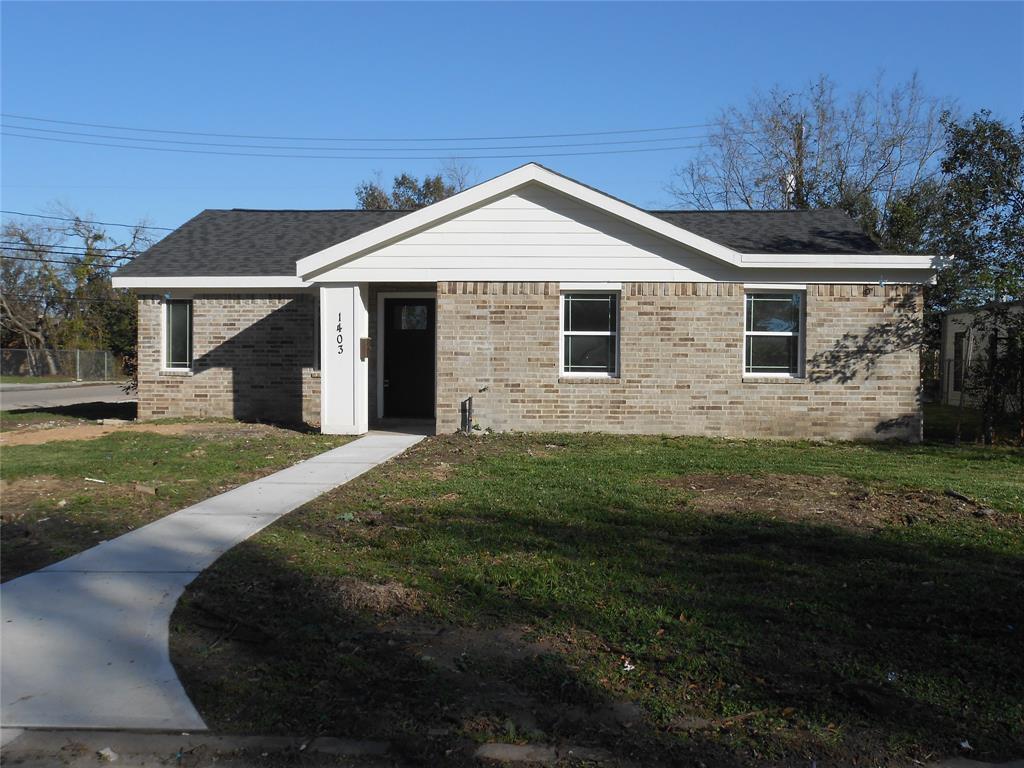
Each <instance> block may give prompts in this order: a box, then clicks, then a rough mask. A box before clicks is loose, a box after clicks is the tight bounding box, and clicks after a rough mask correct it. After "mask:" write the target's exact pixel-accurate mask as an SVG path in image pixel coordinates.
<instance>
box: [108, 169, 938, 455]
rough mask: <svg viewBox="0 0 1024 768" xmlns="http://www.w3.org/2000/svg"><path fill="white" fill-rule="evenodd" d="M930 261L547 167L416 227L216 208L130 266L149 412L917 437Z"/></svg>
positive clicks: (781, 215)
mask: <svg viewBox="0 0 1024 768" xmlns="http://www.w3.org/2000/svg"><path fill="white" fill-rule="evenodd" d="M932 275H933V270H932V261H931V259H930V257H926V256H918V255H897V254H889V253H883V252H881V251H880V249H879V248H878V246H877V245H876V244H875V243H874V242H873V241H872V240H871V239H870V238H868V237H867V236H865V235H864V234H863V233H862V232H861V230H860V229H859V228H858V227H857V225H856V224H855V223H854V222H853V221H852V220H850V219H849V218H847V217H846V216H845V215H844V214H842V213H840V212H837V211H769V212H754V211H715V212H711V211H645V210H641V209H639V208H636V207H634V206H632V205H629V204H628V203H625V202H623V201H621V200H618V199H616V198H614V197H612V196H610V195H608V194H605V193H603V192H601V191H599V190H597V189H594V188H592V187H589V186H586V185H584V184H581V183H579V182H577V181H574V180H572V179H569V178H567V177H565V176H562V175H560V174H558V173H555V172H553V171H551V170H548V169H546V168H544V167H542V166H540V165H537V164H534V163H530V164H527V165H524V166H522V167H520V168H516V169H515V170H512V171H510V172H508V173H505V174H503V175H501V176H498V177H497V178H494V179H491V180H490V181H486V182H484V183H482V184H479V185H477V186H475V187H472V188H470V189H467V190H465V191H463V192H461V193H459V194H457V195H454V196H453V197H450V198H448V199H446V200H443V201H441V202H438V203H435V204H434V205H431V206H429V207H427V208H423V209H420V210H417V211H363V210H358V211H288V210H282V211H261V210H207V211H203V212H202V213H200V214H199V215H198V216H196V217H195V218H193V219H191V220H190V221H188V222H186V223H185V224H184V225H182V226H181V227H180V228H179V229H177V230H175V231H174V232H173V233H171V234H170V235H168V236H167V237H166V238H165V239H164V240H162V241H161V242H159V243H157V244H156V245H155V246H153V247H152V248H151V249H150V250H148V251H147V252H146V253H144V254H143V255H141V256H139V257H138V258H136V259H135V261H134V262H133V263H131V264H129V265H127V266H125V267H123V268H122V269H121V270H120V271H119V272H118V273H117V275H116V276H115V278H114V285H115V286H116V287H121V288H130V289H132V290H133V291H135V292H136V293H137V295H138V301H139V361H138V364H139V368H138V382H139V415H140V418H153V417H167V416H180V417H203V416H207V417H208V416H233V417H236V418H242V419H261V420H268V421H299V420H305V421H307V422H313V423H319V424H320V425H321V428H322V430H323V431H324V432H328V433H345V434H349V433H351V434H359V433H363V432H366V431H367V429H368V428H369V427H370V426H371V425H375V424H380V423H388V421H389V420H392V419H428V420H434V421H435V424H436V430H437V431H438V432H451V431H454V430H456V429H458V428H460V426H462V425H464V420H466V419H468V418H470V417H471V419H472V425H473V426H474V427H475V428H479V429H494V430H524V431H527V430H532V431H537V430H551V431H607V432H618V433H666V434H701V435H721V436H734V437H784V438H814V439H862V438H868V439H885V438H902V439H907V440H917V439H919V437H920V433H921V416H920V403H919V388H920V375H919V369H918V351H917V348H916V344H915V343H913V342H912V341H911V337H913V335H914V334H912V333H908V332H907V330H908V329H913V328H915V327H919V326H920V322H921V313H922V300H921V292H922V286H923V285H925V284H927V283H928V282H929V281H930V280H931V279H932Z"/></svg>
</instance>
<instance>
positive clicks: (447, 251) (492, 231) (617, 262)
mask: <svg viewBox="0 0 1024 768" xmlns="http://www.w3.org/2000/svg"><path fill="white" fill-rule="evenodd" d="M399 221H401V219H399ZM883 269H884V268H860V269H836V268H822V267H814V266H812V267H808V268H797V267H787V268H779V267H771V266H770V265H768V266H765V267H742V268H741V267H735V266H732V265H730V264H726V263H724V262H722V261H720V260H718V259H715V258H712V257H710V256H708V255H706V254H704V253H701V252H699V251H696V250H693V249H691V248H689V247H688V246H685V245H682V244H680V243H677V242H673V241H670V240H668V239H665V238H663V237H660V236H658V235H656V234H654V233H652V232H650V231H649V230H646V229H643V228H641V227H639V226H638V225H636V224H633V223H630V222H627V221H625V220H623V219H620V218H618V217H616V216H614V215H612V214H609V213H607V212H605V211H601V210H598V209H597V208H593V207H591V206H589V205H587V204H586V203H582V202H580V201H579V200H577V199H575V198H572V197H570V196H568V195H565V194H563V193H561V192H558V191H556V190H553V189H550V188H548V187H545V186H542V185H539V184H529V185H527V186H525V187H520V188H519V189H517V190H514V191H512V192H509V193H506V194H504V195H502V196H500V197H498V198H495V199H492V200H490V201H489V202H486V203H483V204H481V205H479V206H477V207H475V208H472V209H469V210H464V211H463V212H462V213H459V214H457V215H454V216H452V217H451V218H449V219H445V220H441V221H439V222H437V223H435V224H432V225H430V226H429V227H427V228H425V229H422V230H421V231H419V232H414V233H413V234H410V235H408V236H405V237H402V238H400V239H398V240H395V241H394V242H391V243H390V244H385V245H383V246H381V247H379V248H376V249H374V250H370V251H368V252H364V253H361V254H356V255H354V256H351V257H349V258H348V259H347V260H346V261H344V262H342V263H340V264H339V265H338V266H335V267H333V268H331V269H328V270H325V271H324V272H322V273H319V274H317V275H316V276H315V278H313V279H315V281H316V282H318V283H332V282H377V281H384V282H396V281H398V282H438V281H448V280H455V281H510V282H519V281H523V282H530V281H575V282H608V281H613V282H622V281H629V282H670V283H671V282H698V283H699V282H765V283H767V282H773V283H776V282H782V283H792V282H803V283H810V282H831V283H876V282H879V281H880V280H882V279H885V280H886V281H887V282H925V281H927V280H929V279H930V276H931V271H930V270H923V269H922V270H910V269H900V270H899V271H898V272H895V273H894V271H893V270H888V273H886V272H885V271H883Z"/></svg>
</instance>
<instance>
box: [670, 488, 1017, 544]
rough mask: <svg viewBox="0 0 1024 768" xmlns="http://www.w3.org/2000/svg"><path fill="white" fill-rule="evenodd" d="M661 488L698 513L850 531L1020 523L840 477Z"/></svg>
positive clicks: (949, 498)
mask: <svg viewBox="0 0 1024 768" xmlns="http://www.w3.org/2000/svg"><path fill="white" fill-rule="evenodd" d="M661 482H662V484H663V485H667V486H669V487H672V488H678V489H680V490H683V491H687V492H689V493H690V494H691V497H690V498H689V499H688V501H687V503H688V504H689V505H690V506H691V507H692V508H693V509H696V510H698V511H701V512H707V513H709V514H735V513H756V514H760V515H765V516H768V517H773V518H777V519H779V520H791V521H797V522H816V523H828V524H830V525H835V526H838V527H840V528H845V529H848V530H861V531H863V530H873V529H880V528H886V527H891V526H894V525H895V526H905V525H914V524H916V523H927V522H939V521H941V520H946V519H950V518H952V517H963V516H965V515H972V516H975V517H979V518H986V519H989V520H991V521H992V522H993V523H996V524H1003V523H1005V524H1008V525H1012V524H1016V523H1018V522H1019V521H1016V519H1015V518H1013V517H1011V516H1008V515H1002V514H1000V513H999V512H997V511H995V510H993V509H990V508H988V507H985V506H983V505H981V504H977V503H975V502H974V501H972V500H970V499H968V498H966V497H962V496H959V495H958V494H945V493H937V492H933V491H908V490H882V489H878V488H872V487H869V486H866V485H864V484H863V483H859V482H857V481H856V480H850V479H848V478H842V477H814V476H810V475H759V476H751V475H686V476H684V477H679V478H673V479H670V480H664V481H661Z"/></svg>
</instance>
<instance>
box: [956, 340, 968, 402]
mask: <svg viewBox="0 0 1024 768" xmlns="http://www.w3.org/2000/svg"><path fill="white" fill-rule="evenodd" d="M966 338H967V333H966V332H965V331H957V332H956V333H954V334H953V391H954V392H961V391H962V390H963V388H964V339H966Z"/></svg>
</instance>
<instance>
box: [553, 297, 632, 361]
mask: <svg viewBox="0 0 1024 768" xmlns="http://www.w3.org/2000/svg"><path fill="white" fill-rule="evenodd" d="M582 294H595V295H598V296H614V297H615V330H614V331H568V330H566V328H565V310H566V298H567V297H569V296H579V295H582ZM566 336H601V337H607V336H611V337H613V338H614V339H615V343H614V344H613V345H612V350H613V354H614V356H615V360H614V365H613V366H612V370H611V371H567V370H566V369H565V367H566V359H565V338H566ZM621 338H622V290H621V289H609V288H563V289H562V290H560V291H559V295H558V377H559V378H562V379H618V378H620V376H621V375H622V357H621V354H620V346H621V344H620V340H621Z"/></svg>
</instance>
